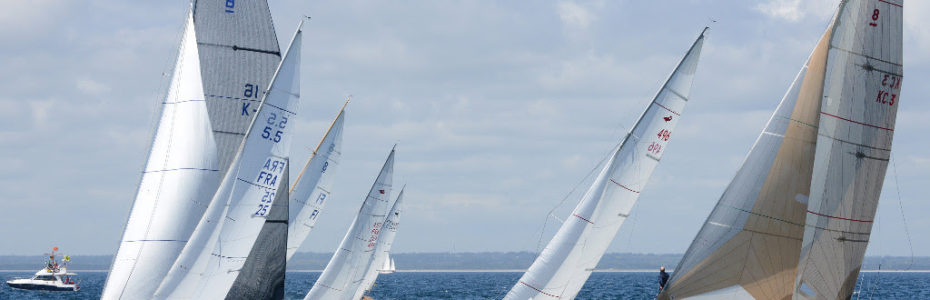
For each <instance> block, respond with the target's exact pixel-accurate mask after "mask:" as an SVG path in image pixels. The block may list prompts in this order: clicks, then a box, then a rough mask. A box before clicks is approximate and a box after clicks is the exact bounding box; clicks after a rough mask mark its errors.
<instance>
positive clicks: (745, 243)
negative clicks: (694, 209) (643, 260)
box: [658, 0, 903, 299]
mask: <svg viewBox="0 0 930 300" xmlns="http://www.w3.org/2000/svg"><path fill="white" fill-rule="evenodd" d="M902 11H903V7H902V4H901V1H900V0H882V1H870V0H846V1H842V2H841V3H840V5H839V7H838V9H837V12H836V14H835V16H834V18H833V20H832V22H831V23H830V25H829V26H828V27H827V30H826V32H825V33H824V34H823V36H822V37H821V39H820V41H819V43H818V44H817V45H816V46H815V47H814V50H813V51H812V53H811V55H810V58H808V61H807V63H806V64H805V65H804V66H803V67H802V68H801V71H800V72H799V74H798V75H797V78H796V79H795V81H794V83H793V84H792V85H791V87H790V88H789V90H788V93H787V94H786V95H785V96H784V98H783V100H782V101H781V103H780V104H779V105H778V108H776V110H775V113H774V114H773V115H772V117H771V119H769V122H768V124H767V125H766V127H765V129H764V130H763V132H762V134H761V135H760V136H759V137H758V139H757V140H756V143H755V144H754V145H753V147H752V150H750V152H749V154H748V155H747V157H746V160H745V161H744V162H743V165H742V166H741V167H740V169H739V171H738V172H737V173H736V176H735V177H734V179H733V181H732V182H731V183H730V185H729V186H728V187H727V189H726V191H725V192H724V194H723V196H721V198H720V200H719V201H718V202H717V206H716V207H714V210H713V211H712V212H711V214H710V216H708V218H707V220H706V221H705V223H704V226H703V227H701V230H700V231H699V232H698V234H697V236H696V237H695V238H694V241H693V242H692V243H691V246H690V247H689V248H688V251H687V252H686V253H685V255H684V257H682V260H681V261H680V262H679V264H678V267H677V268H675V273H674V274H672V277H671V279H670V280H669V283H668V286H667V287H666V289H665V291H662V293H661V294H660V295H659V297H658V298H659V299H685V298H692V299H724V298H725V299H753V298H755V299H788V298H793V299H849V298H850V297H851V296H852V294H853V289H854V287H855V284H856V280H857V278H858V274H859V269H860V267H861V265H862V259H863V257H864V254H865V249H866V246H867V245H868V242H869V237H870V234H871V227H872V219H873V218H874V216H875V210H876V208H877V205H878V196H879V193H880V192H881V187H882V183H883V181H884V176H885V170H886V169H887V166H888V160H889V158H890V152H891V139H892V137H893V133H894V124H895V115H896V113H897V107H898V102H899V101H900V98H899V97H898V95H900V88H901V78H902V74H901V72H902V70H903V68H902V56H903V53H902V40H903V39H902ZM876 96H877V97H876Z"/></svg>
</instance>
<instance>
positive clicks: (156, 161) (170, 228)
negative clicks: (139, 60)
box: [101, 1, 280, 299]
mask: <svg viewBox="0 0 930 300" xmlns="http://www.w3.org/2000/svg"><path fill="white" fill-rule="evenodd" d="M279 62H280V53H279V51H278V42H277V38H276V37H275V33H274V27H273V25H272V24H271V14H270V12H269V11H268V4H267V2H266V1H248V2H241V1H240V2H236V3H234V2H233V1H225V3H224V1H196V2H194V3H191V8H190V13H189V14H188V15H187V20H186V26H185V29H184V34H183V38H182V40H181V43H180V47H179V50H178V58H177V62H176V66H175V68H174V72H173V75H172V77H171V83H170V85H169V90H168V92H167V94H166V95H165V98H164V101H163V102H162V108H161V116H160V117H159V121H158V125H157V127H156V129H155V133H154V137H153V140H152V144H151V149H150V152H149V154H148V158H147V163H146V165H145V168H144V170H143V172H142V176H141V180H140V182H139V186H138V190H137V191H136V196H135V200H134V201H133V204H132V209H131V211H130V213H129V217H128V219H127V221H126V226H125V228H124V231H123V235H122V238H121V241H120V245H119V250H118V251H117V253H116V255H115V256H114V259H113V263H112V268H111V270H110V272H109V274H108V275H107V281H106V283H105V286H104V289H103V293H102V295H101V298H103V299H118V298H123V299H147V298H151V297H152V294H153V293H154V292H155V288H156V287H157V282H159V281H161V279H162V278H163V277H164V276H165V275H166V274H167V273H168V270H169V268H170V266H171V264H172V263H173V262H174V261H175V260H176V259H177V257H178V255H179V254H180V252H181V249H182V248H183V247H184V245H185V243H187V241H188V239H189V238H190V236H191V234H192V233H193V231H194V228H195V227H196V226H197V222H198V221H199V220H200V219H201V217H202V216H203V213H204V211H205V210H206V209H207V206H208V205H209V204H210V202H209V200H210V199H211V198H212V196H213V194H214V193H215V192H216V189H217V188H218V186H219V184H220V180H221V178H222V176H223V174H225V172H226V170H227V169H228V168H229V165H230V163H231V161H232V157H233V155H235V153H236V150H237V149H238V147H237V145H239V143H240V142H241V141H242V139H243V136H244V133H245V130H246V129H247V128H248V126H249V124H250V123H251V121H252V118H253V115H254V111H253V108H254V107H256V106H257V102H258V101H259V100H260V99H259V98H260V97H261V87H264V86H267V83H268V80H269V79H270V78H271V75H272V74H273V72H274V70H275V67H277V65H278V63H279ZM153 282H155V283H153Z"/></svg>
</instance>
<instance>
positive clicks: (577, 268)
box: [504, 29, 706, 299]
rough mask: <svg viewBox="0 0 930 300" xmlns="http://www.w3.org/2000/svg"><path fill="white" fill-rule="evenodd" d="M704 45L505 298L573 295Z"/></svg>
mask: <svg viewBox="0 0 930 300" xmlns="http://www.w3.org/2000/svg"><path fill="white" fill-rule="evenodd" d="M705 31H706V29H705ZM703 43H704V32H701V35H700V36H698V38H697V40H696V41H695V42H694V44H693V45H692V46H691V48H690V49H689V50H688V52H687V53H686V54H685V56H684V58H682V60H681V62H680V63H679V64H678V66H677V67H676V68H675V70H674V71H673V72H672V74H671V75H670V76H669V79H668V81H666V83H665V85H663V86H662V88H661V89H660V90H659V92H658V94H657V95H656V97H655V98H654V99H653V101H652V102H651V103H650V104H649V106H648V107H647V108H646V111H645V112H643V115H642V116H641V117H640V118H639V120H638V121H637V122H636V125H635V126H634V127H633V130H632V131H631V132H630V133H629V134H627V136H626V137H625V138H624V140H623V141H622V142H621V143H620V145H619V146H618V147H617V148H616V150H615V151H614V152H612V154H611V156H610V158H609V159H608V160H607V162H606V163H605V165H604V168H603V169H602V170H601V173H600V175H599V176H598V177H597V179H595V181H594V183H593V184H592V185H591V187H590V188H589V189H588V191H587V192H586V193H585V195H584V197H583V198H582V199H581V202H579V203H578V206H577V207H575V210H574V211H573V212H572V215H571V216H570V217H569V219H568V220H566V221H565V223H563V225H562V227H561V228H559V231H558V232H557V233H556V234H555V236H554V237H553V238H552V241H550V242H549V244H548V245H546V248H545V249H544V250H543V251H542V253H540V255H539V257H538V258H536V261H535V262H533V265H532V266H530V269H529V270H528V271H527V272H526V274H523V277H521V278H520V280H519V282H517V284H516V285H515V286H514V287H513V289H511V290H510V292H509V293H507V296H506V297H505V298H504V299H529V298H534V299H544V298H565V299H572V298H574V297H575V295H577V294H578V291H579V290H581V287H582V286H583V285H584V283H585V281H587V279H588V277H589V276H590V275H591V272H592V271H593V270H594V268H595V267H597V263H598V261H600V259H601V257H602V256H603V255H604V252H605V251H606V250H607V247H608V246H609V245H610V243H611V241H612V240H613V238H614V236H615V235H616V234H617V230H619V229H620V225H622V224H623V221H624V220H626V218H627V216H629V214H630V210H631V209H632V208H633V204H634V203H635V202H636V200H637V199H638V198H639V194H640V192H641V191H642V190H643V188H644V187H645V186H646V183H647V182H648V181H649V177H650V175H651V174H652V171H653V170H655V167H656V166H657V165H658V164H659V160H660V159H661V157H662V153H664V150H665V146H666V145H667V143H668V140H669V137H670V136H671V133H672V131H673V130H674V129H675V124H676V123H677V122H678V119H679V118H680V117H681V113H682V110H683V109H684V107H685V104H687V101H688V95H689V94H690V92H691V83H692V81H693V78H694V73H695V71H696V70H697V65H698V60H699V57H700V55H701V47H702V45H703Z"/></svg>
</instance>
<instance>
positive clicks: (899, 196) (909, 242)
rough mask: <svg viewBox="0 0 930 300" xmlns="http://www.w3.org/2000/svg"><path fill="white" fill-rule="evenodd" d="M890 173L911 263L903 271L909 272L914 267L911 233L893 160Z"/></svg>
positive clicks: (895, 164) (896, 168)
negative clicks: (892, 177) (892, 176)
mask: <svg viewBox="0 0 930 300" xmlns="http://www.w3.org/2000/svg"><path fill="white" fill-rule="evenodd" d="M888 158H889V160H891V155H889V157H888ZM891 171H892V173H893V174H894V188H895V191H896V192H898V209H899V211H900V212H901V222H903V223H904V236H906V237H907V246H908V249H910V251H911V261H910V263H908V264H907V268H906V269H904V270H910V269H911V267H913V266H914V244H913V243H912V242H911V232H910V230H908V229H907V219H906V218H905V217H904V203H903V201H901V186H900V185H899V184H898V166H897V163H896V162H895V161H894V160H891Z"/></svg>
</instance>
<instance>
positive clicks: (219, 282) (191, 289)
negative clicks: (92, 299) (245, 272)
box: [155, 28, 301, 299]
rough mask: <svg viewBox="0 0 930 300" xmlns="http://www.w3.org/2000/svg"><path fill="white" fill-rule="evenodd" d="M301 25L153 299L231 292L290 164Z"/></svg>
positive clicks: (296, 97) (202, 296)
mask: <svg viewBox="0 0 930 300" xmlns="http://www.w3.org/2000/svg"><path fill="white" fill-rule="evenodd" d="M300 45H301V30H300V29H299V28H298V30H297V32H296V33H295V34H294V38H293V40H292V41H291V45H290V48H289V49H288V51H287V53H286V54H285V58H284V60H282V62H281V65H280V67H279V68H278V71H277V72H276V73H275V76H274V78H273V79H272V84H271V88H270V89H269V91H268V93H267V94H266V95H265V97H264V98H263V100H262V102H261V103H260V104H259V107H258V110H257V111H256V115H257V117H256V119H255V120H254V121H253V122H252V125H251V126H250V128H249V130H248V132H247V134H246V138H245V139H244V140H243V142H242V144H241V146H240V147H239V154H237V155H236V159H235V160H233V165H232V167H230V171H229V172H228V173H227V174H226V176H225V178H224V179H223V182H222V183H221V184H220V188H219V190H218V191H217V193H216V195H215V196H214V197H213V201H212V202H211V203H210V206H209V207H208V209H207V212H206V213H205V214H204V217H203V219H201V221H200V223H199V224H198V225H197V229H196V230H194V234H193V235H192V237H191V240H190V242H188V243H187V245H186V246H185V247H184V250H183V251H182V252H181V255H180V256H179V257H178V260H177V261H176V262H175V263H174V265H173V266H172V267H171V271H170V272H169V273H168V276H167V277H166V278H165V279H164V281H162V283H161V285H160V286H159V287H158V290H157V291H156V294H155V298H173V299H184V298H194V299H205V298H206V299H218V298H223V297H225V296H226V295H227V293H228V292H229V289H230V287H231V286H232V284H233V281H234V280H235V278H236V276H237V275H238V274H239V271H240V270H241V268H242V266H243V264H244V263H245V259H246V258H247V257H248V255H249V253H250V250H251V249H252V246H253V244H254V243H255V241H256V239H257V237H258V234H259V232H260V230H261V228H262V226H263V225H264V223H265V220H266V218H267V217H268V216H269V214H271V213H273V207H272V203H273V202H275V199H276V198H275V197H276V195H277V193H278V190H279V187H281V186H282V185H283V186H286V183H283V182H285V179H283V177H285V176H284V172H285V169H286V167H287V165H288V159H287V155H288V150H289V148H290V141H291V135H290V128H291V125H292V124H288V121H289V120H290V119H291V118H293V116H294V115H295V113H294V112H295V111H296V108H297V103H298V101H299V97H300V96H299V90H300V85H299V83H300V80H299V79H300V76H299V68H300V49H301V46H300Z"/></svg>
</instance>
